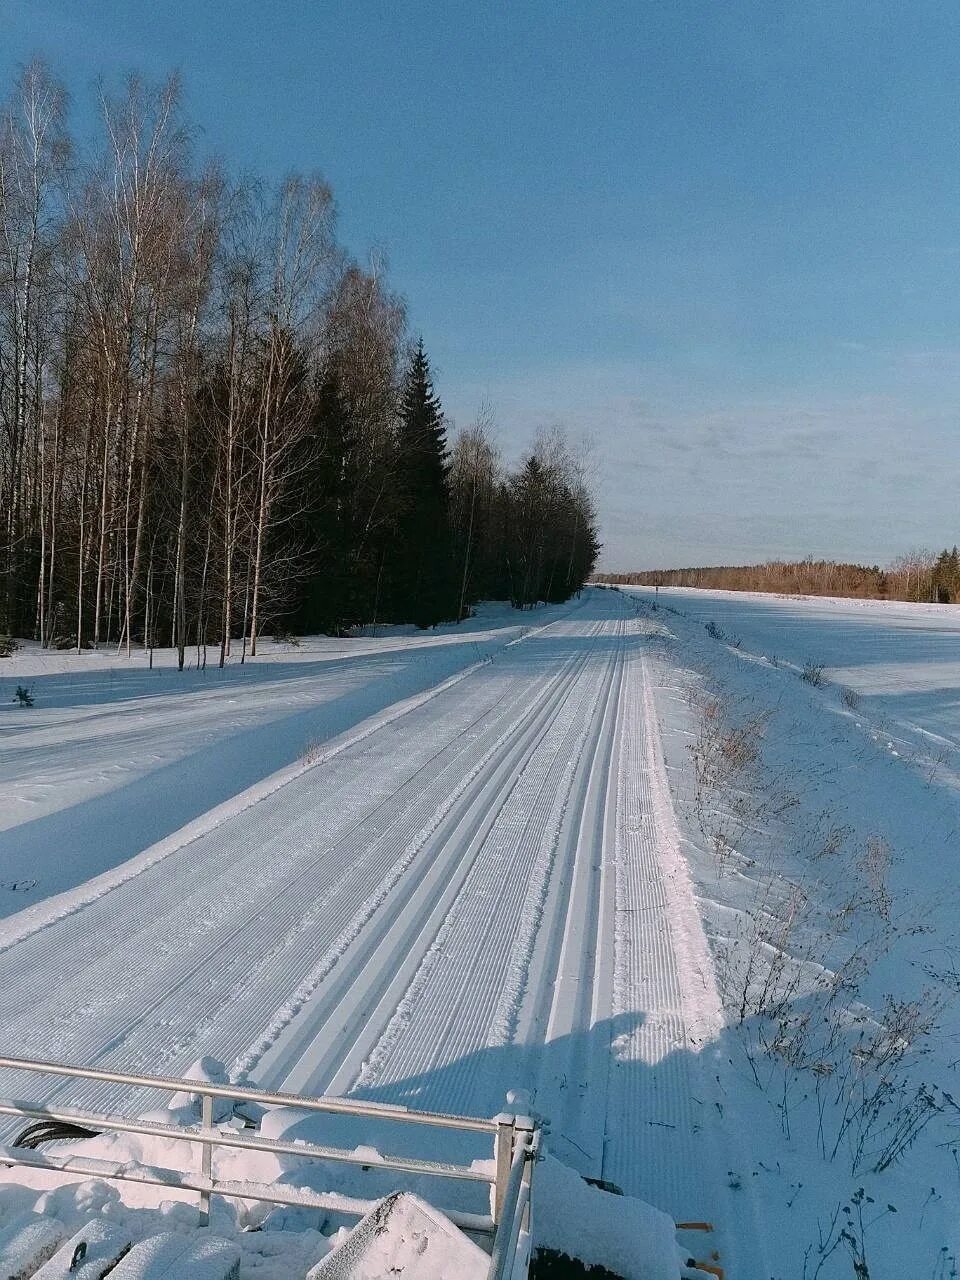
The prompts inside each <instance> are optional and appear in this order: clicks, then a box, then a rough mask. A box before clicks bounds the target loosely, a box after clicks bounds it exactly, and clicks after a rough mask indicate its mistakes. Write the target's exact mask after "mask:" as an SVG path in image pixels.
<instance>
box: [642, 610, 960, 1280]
mask: <svg viewBox="0 0 960 1280" xmlns="http://www.w3.org/2000/svg"><path fill="white" fill-rule="evenodd" d="M625 594H627V596H628V598H630V599H632V600H633V601H634V602H635V603H636V605H637V607H638V608H639V610H640V612H641V614H642V616H644V617H646V618H648V619H651V618H655V619H658V620H659V621H660V622H661V624H662V625H663V627H664V631H665V632H666V633H667V634H665V635H662V636H661V637H660V638H659V640H657V641H655V642H654V644H655V648H656V654H655V655H651V662H652V663H653V666H654V669H655V671H656V673H657V676H656V679H657V684H658V688H657V692H656V702H657V707H658V712H659V716H660V720H661V725H662V740H663V743H664V750H665V754H666V761H667V767H668V770H669V772H670V778H671V790H672V793H673V796H674V802H675V804H676V806H677V812H678V815H679V816H680V823H681V828H682V837H683V849H684V853H685V855H686V861H687V865H688V866H689V868H690V870H691V873H692V875H693V878H694V882H695V887H696V894H697V899H698V905H699V908H700V914H701V918H702V920H703V921H704V924H705V927H706V930H707V934H708V937H709V939H710V944H711V950H712V952H713V956H714V972H715V974H716V978H717V984H718V987H719V989H720V992H721V996H722V998H723V1000H724V1005H725V1022H726V1027H725V1030H724V1032H723V1034H722V1036H721V1037H720V1039H719V1041H718V1042H717V1043H716V1044H715V1045H713V1046H711V1049H710V1054H711V1056H712V1057H713V1059H714V1061H715V1063H716V1072H717V1076H718V1083H719V1087H720V1090H721V1094H722V1098H721V1105H722V1107H723V1109H724V1113H725V1119H726V1121H727V1123H728V1124H730V1126H731V1129H732V1131H733V1132H735V1133H738V1134H740V1135H743V1139H742V1140H741V1141H740V1143H739V1144H738V1146H737V1147H736V1148H731V1149H730V1154H729V1162H728V1165H727V1168H728V1170H729V1174H728V1176H729V1182H730V1185H731V1186H733V1187H735V1188H736V1189H737V1195H738V1196H741V1197H742V1198H743V1200H744V1205H745V1216H746V1217H747V1218H748V1219H752V1220H754V1221H755V1222H756V1223H757V1233H756V1235H757V1239H758V1240H759V1248H760V1251H761V1256H762V1263H761V1265H760V1267H759V1268H758V1270H757V1271H756V1272H752V1271H751V1272H749V1273H748V1274H751V1275H753V1274H756V1275H758V1276H762V1277H767V1276H775V1277H778V1280H779V1278H780V1277H783V1278H784V1280H787V1278H788V1277H794V1276H796V1277H811V1276H820V1277H838V1278H839V1277H846V1276H857V1277H860V1276H869V1277H871V1278H872V1280H884V1278H886V1277H890V1278H891V1280H892V1278H893V1277H899V1276H906V1275H910V1276H916V1277H931V1278H937V1280H940V1278H941V1277H950V1276H955V1275H956V1261H955V1260H956V1258H957V1256H958V1250H960V1226H958V1213H957V1208H958V1199H960V1165H958V1163H957V1159H958V1157H957V1151H958V1149H960V1108H958V1106H957V1103H956V1101H955V1099H954V1091H955V1090H956V1088H957V1083H958V1081H957V1069H958V1066H960V1051H958V1042H960V1003H958V1000H960V978H958V974H960V910H958V908H960V881H958V876H957V867H958V864H960V751H958V748H960V609H958V608H957V607H955V606H954V607H949V606H927V605H917V606H913V605H904V604H882V603H874V602H861V601H845V600H822V599H790V598H783V597H771V596H763V595H740V594H738V593H726V592H706V591H690V590H676V591H666V590H664V589H661V590H660V591H659V593H655V592H654V591H652V590H650V591H644V590H636V591H631V592H628V593H625ZM820 666H822V667H823V671H822V673H821V675H820V676H819V677H818V676H817V673H816V668H817V667H820ZM804 673H806V676H807V679H804V678H803V676H804ZM811 676H812V677H813V682H811V680H810V677H811ZM817 680H819V681H820V682H819V683H817ZM957 1096H958V1098H960V1095H957ZM857 1266H859V1267H860V1268H861V1269H860V1270H856V1267H857ZM818 1268H819V1270H818Z"/></svg>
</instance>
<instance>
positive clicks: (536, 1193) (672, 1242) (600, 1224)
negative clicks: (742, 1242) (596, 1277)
mask: <svg viewBox="0 0 960 1280" xmlns="http://www.w3.org/2000/svg"><path fill="white" fill-rule="evenodd" d="M533 1231H534V1239H535V1243H536V1246H537V1247H541V1248H549V1249H556V1250H558V1251H559V1252H560V1253H565V1254H567V1255H568V1256H569V1257H571V1258H579V1259H581V1260H582V1261H584V1262H589V1263H591V1264H592V1265H594V1266H597V1265H599V1266H602V1267H606V1268H607V1270H608V1271H613V1272H615V1273H616V1274H617V1275H620V1276H623V1277H624V1280H677V1278H678V1276H679V1275H680V1266H681V1262H682V1261H683V1259H682V1256H681V1253H680V1249H679V1247H678V1245H677V1234H676V1228H675V1226H674V1224H673V1220H672V1219H671V1218H670V1217H669V1216H668V1215H667V1214H665V1213H661V1211H660V1210H659V1209H655V1208H653V1206H652V1205H649V1204H645V1203H644V1202H643V1201H642V1200H634V1199H633V1198H632V1197H631V1196H617V1195H611V1194H610V1193H609V1192H607V1191H600V1190H599V1189H598V1188H597V1187H593V1186H591V1185H590V1184H589V1183H587V1182H584V1180H583V1179H582V1178H581V1177H580V1175H579V1174H578V1173H576V1172H575V1171H574V1170H573V1169H571V1168H570V1167H569V1166H568V1165H565V1164H561V1163H560V1161H559V1160H555V1159H554V1158H553V1157H552V1156H549V1155H548V1156H546V1158H545V1159H543V1160H541V1161H540V1163H539V1164H538V1165H537V1167H536V1170H535V1171H534V1175H533Z"/></svg>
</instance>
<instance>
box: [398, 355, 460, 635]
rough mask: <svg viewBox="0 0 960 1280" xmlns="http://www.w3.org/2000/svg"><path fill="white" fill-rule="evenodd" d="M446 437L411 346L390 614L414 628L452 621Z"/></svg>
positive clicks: (421, 358) (421, 361) (421, 360)
mask: <svg viewBox="0 0 960 1280" xmlns="http://www.w3.org/2000/svg"><path fill="white" fill-rule="evenodd" d="M449 470H450V466H449V454H448V451H447V432H446V426H445V424H444V420H443V410H442V408H441V406H440V401H439V399H438V397H437V395H436V393H435V392H434V389H433V381H432V378H431V376H430V364H429V361H428V360H427V356H426V353H425V352H424V349H423V339H422V338H421V339H420V341H419V342H418V344H417V348H416V351H415V352H414V354H413V359H412V360H411V362H410V368H409V370H408V371H407V376H406V380H405V382H404V388H403V400H402V404H401V408H400V424H399V439H398V472H399V474H398V482H399V485H400V489H401V501H402V507H401V514H400V517H399V522H398V529H397V534H398V536H397V546H396V553H395V556H394V562H393V566H392V569H393V572H392V574H391V583H392V589H393V613H394V616H395V617H397V618H398V619H400V620H403V621H413V622H415V623H416V624H417V626H420V627H429V626H434V625H435V624H436V623H438V622H442V621H444V620H446V619H450V618H453V617H455V616H456V612H457V602H456V601H455V600H454V598H453V597H454V594H455V593H454V590H453V556H452V539H451V532H450V483H449Z"/></svg>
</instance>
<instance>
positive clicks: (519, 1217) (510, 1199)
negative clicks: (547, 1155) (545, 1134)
mask: <svg viewBox="0 0 960 1280" xmlns="http://www.w3.org/2000/svg"><path fill="white" fill-rule="evenodd" d="M538 1142H539V1134H538V1133H536V1132H527V1133H525V1134H523V1135H522V1136H521V1137H520V1139H519V1140H518V1142H517V1144H516V1146H515V1148H514V1151H513V1159H512V1160H511V1162H510V1177H509V1179H508V1181H507V1186H506V1190H505V1192H504V1197H503V1212H502V1216H501V1218H500V1228H499V1230H498V1231H497V1234H496V1237H495V1239H494V1242H493V1253H492V1255H491V1257H490V1267H489V1270H488V1271H487V1280H507V1278H508V1277H510V1276H512V1275H513V1269H514V1262H515V1260H516V1254H517V1244H518V1243H519V1240H520V1228H521V1226H523V1225H524V1218H525V1217H526V1215H527V1210H528V1206H529V1202H530V1166H531V1165H532V1163H533V1161H534V1160H535V1159H536V1157H537V1148H538Z"/></svg>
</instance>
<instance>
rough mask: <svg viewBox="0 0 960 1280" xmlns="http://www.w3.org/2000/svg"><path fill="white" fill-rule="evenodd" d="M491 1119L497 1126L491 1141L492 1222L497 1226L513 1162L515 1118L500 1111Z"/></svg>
mask: <svg viewBox="0 0 960 1280" xmlns="http://www.w3.org/2000/svg"><path fill="white" fill-rule="evenodd" d="M493 1119H494V1123H495V1124H496V1126H497V1133H496V1137H495V1138H494V1140H493V1158H494V1161H495V1163H496V1167H497V1181H496V1183H495V1185H494V1193H493V1221H494V1223H495V1224H496V1225H497V1226H499V1225H500V1218H501V1215H502V1213H503V1198H504V1196H505V1195H506V1194H507V1182H508V1181H509V1180H510V1163H511V1161H512V1160H513V1144H514V1139H515V1137H516V1129H515V1119H516V1117H514V1116H511V1115H508V1114H507V1113H506V1112H505V1111H501V1113H500V1115H498V1116H494V1118H493Z"/></svg>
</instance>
